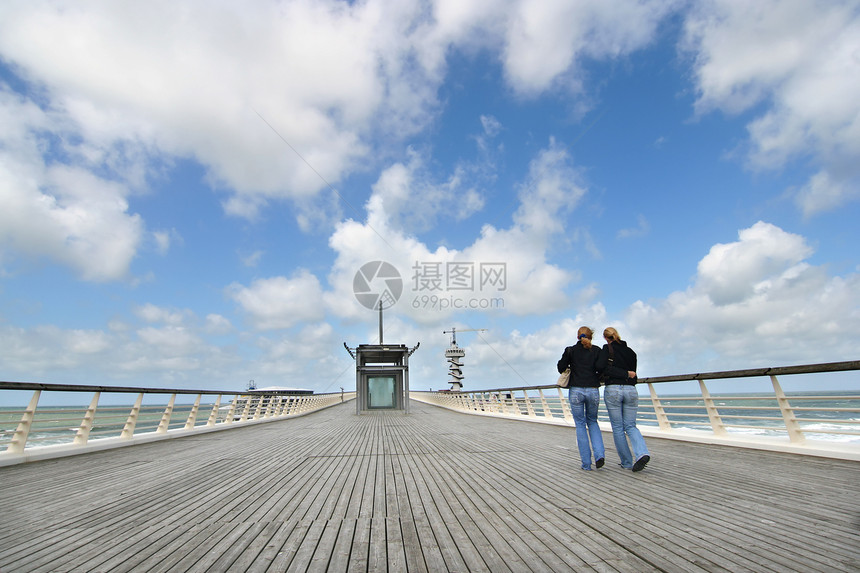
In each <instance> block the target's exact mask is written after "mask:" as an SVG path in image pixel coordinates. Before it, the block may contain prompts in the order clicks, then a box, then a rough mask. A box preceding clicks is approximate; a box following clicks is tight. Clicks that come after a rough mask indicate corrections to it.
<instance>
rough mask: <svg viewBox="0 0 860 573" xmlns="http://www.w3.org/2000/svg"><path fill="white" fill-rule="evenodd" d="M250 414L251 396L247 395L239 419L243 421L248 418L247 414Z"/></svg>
mask: <svg viewBox="0 0 860 573" xmlns="http://www.w3.org/2000/svg"><path fill="white" fill-rule="evenodd" d="M250 415H251V396H250V395H248V397H247V398H245V409H244V410H242V419H241V420H239V421H240V422H244V421H245V420H247V419H248V416H250Z"/></svg>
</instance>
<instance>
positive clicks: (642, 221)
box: [618, 215, 651, 239]
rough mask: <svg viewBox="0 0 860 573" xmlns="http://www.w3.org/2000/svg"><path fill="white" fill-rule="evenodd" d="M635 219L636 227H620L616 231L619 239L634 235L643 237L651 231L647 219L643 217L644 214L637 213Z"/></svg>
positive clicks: (629, 237)
mask: <svg viewBox="0 0 860 573" xmlns="http://www.w3.org/2000/svg"><path fill="white" fill-rule="evenodd" d="M636 220H637V221H638V223H639V225H638V226H636V227H629V228H627V229H620V230H619V231H618V238H619V239H631V238H636V237H644V236H645V235H647V234H648V233H649V232H651V224H650V223H648V219H646V218H645V215H639V216H638V217H637V218H636Z"/></svg>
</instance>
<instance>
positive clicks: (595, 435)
mask: <svg viewBox="0 0 860 573" xmlns="http://www.w3.org/2000/svg"><path fill="white" fill-rule="evenodd" d="M568 400H569V401H570V412H571V414H573V421H574V422H575V423H576V445H577V446H578V447H579V458H580V460H582V469H584V470H590V469H591V449H592V448H594V459H595V460H599V459H600V458H602V457H604V455H605V453H606V452H605V451H604V448H603V435H602V434H601V433H600V426H598V425H597V406H598V404H599V403H600V391H599V390H598V389H597V388H576V387H574V388H571V389H570V391H569V392H568ZM589 438H591V445H590V446H589Z"/></svg>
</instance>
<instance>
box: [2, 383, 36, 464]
mask: <svg viewBox="0 0 860 573" xmlns="http://www.w3.org/2000/svg"><path fill="white" fill-rule="evenodd" d="M41 395H42V391H41V390H36V391H34V392H33V397H32V398H30V404H29V405H28V406H27V409H26V410H24V415H23V416H21V421H20V422H18V428H17V429H16V430H15V433H14V434H13V435H12V441H11V442H9V445H8V446H7V447H6V451H7V452H9V453H10V454H23V453H24V446H26V445H27V437H28V436H29V435H30V428H32V427H33V419H34V418H35V417H36V408H37V407H38V405H39V396H41Z"/></svg>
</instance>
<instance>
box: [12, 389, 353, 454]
mask: <svg viewBox="0 0 860 573" xmlns="http://www.w3.org/2000/svg"><path fill="white" fill-rule="evenodd" d="M21 392H25V393H26V392H32V395H31V396H30V398H29V402H28V403H27V406H25V407H9V406H3V407H0V465H9V464H12V463H21V462H25V461H31V460H34V459H43V458H47V457H58V456H62V455H73V454H77V453H84V452H86V451H92V450H96V449H106V448H109V447H119V446H125V445H131V444H135V443H141V442H146V441H153V440H158V439H165V438H173V437H181V436H186V435H189V434H190V433H193V432H209V431H216V430H224V429H229V428H235V427H240V426H243V425H248V424H251V423H261V422H267V421H274V420H279V419H283V418H287V417H291V416H298V415H302V414H306V413H308V412H312V411H315V410H319V409H322V408H326V407H328V406H332V405H334V404H339V403H341V402H343V401H346V400H351V399H354V398H355V392H338V393H333V394H289V393H283V392H279V393H265V392H263V391H245V392H221V391H214V390H185V389H166V388H136V387H111V386H85V385H65V384H39V383H31V382H0V396H3V397H4V399H3V400H0V404H7V403H9V400H7V399H6V398H7V397H8V396H11V395H12V393H18V394H20V393H21ZM59 392H62V393H63V398H62V400H60V401H62V402H70V403H77V404H79V405H75V406H41V407H40V406H39V402H40V400H41V399H42V398H43V395H50V394H51V393H59ZM78 397H80V398H78ZM132 400H133V403H130V402H132ZM49 401H51V402H57V401H58V400H56V399H54V400H49ZM86 402H88V403H89V404H88V405H80V404H82V403H86ZM100 402H109V403H110V404H107V405H100Z"/></svg>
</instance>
